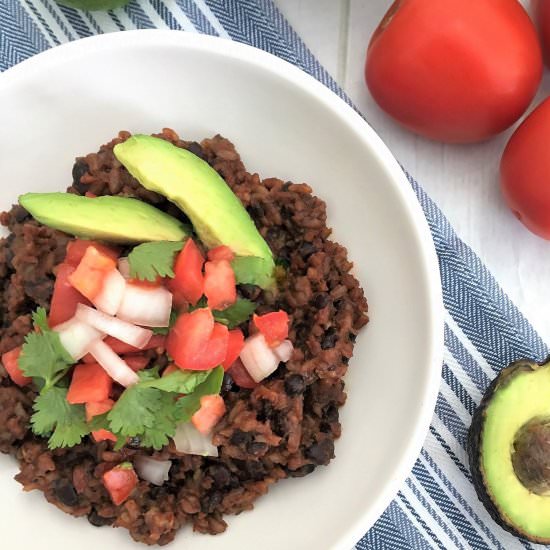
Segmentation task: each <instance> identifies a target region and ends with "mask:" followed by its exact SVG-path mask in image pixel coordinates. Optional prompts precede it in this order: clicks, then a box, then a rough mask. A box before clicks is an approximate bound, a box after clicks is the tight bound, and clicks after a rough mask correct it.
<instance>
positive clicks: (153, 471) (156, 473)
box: [134, 456, 172, 486]
mask: <svg viewBox="0 0 550 550" xmlns="http://www.w3.org/2000/svg"><path fill="white" fill-rule="evenodd" d="M134 466H135V467H136V472H137V473H138V476H139V477H140V478H141V479H144V480H145V481H148V482H149V483H152V484H153V485H159V486H160V485H163V484H164V482H165V481H168V480H169V479H170V476H169V472H170V468H171V467H172V461H171V460H155V459H154V458H151V457H149V456H138V457H137V458H136V459H135V460H134Z"/></svg>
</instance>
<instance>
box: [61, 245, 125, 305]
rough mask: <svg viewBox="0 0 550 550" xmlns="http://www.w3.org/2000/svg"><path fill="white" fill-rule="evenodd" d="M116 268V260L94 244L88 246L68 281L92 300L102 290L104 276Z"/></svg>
mask: <svg viewBox="0 0 550 550" xmlns="http://www.w3.org/2000/svg"><path fill="white" fill-rule="evenodd" d="M113 269H116V260H113V258H111V256H109V255H107V254H104V253H103V252H101V251H100V250H98V249H97V248H95V247H94V246H89V247H88V248H87V249H86V252H85V253H84V256H83V258H82V260H80V263H79V264H78V266H77V268H76V269H75V270H74V272H73V273H71V275H69V282H70V283H71V284H72V285H73V286H74V287H75V288H76V289H77V290H78V291H79V292H80V293H81V294H83V295H84V296H86V298H88V300H93V299H94V298H95V297H96V296H97V295H98V294H99V293H100V292H101V290H102V288H103V283H104V281H105V277H106V276H107V275H108V274H109V272H111V271H112V270H113Z"/></svg>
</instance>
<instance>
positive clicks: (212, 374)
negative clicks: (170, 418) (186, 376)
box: [175, 367, 224, 423]
mask: <svg viewBox="0 0 550 550" xmlns="http://www.w3.org/2000/svg"><path fill="white" fill-rule="evenodd" d="M207 372H209V376H208V378H207V379H206V380H205V381H204V382H203V383H202V384H200V386H197V387H196V388H195V391H194V392H193V393H190V394H189V395H186V396H185V397H182V398H181V399H178V400H177V401H176V405H175V408H176V418H177V420H178V423H179V422H189V421H190V420H191V417H192V416H193V415H194V414H195V413H196V412H197V411H198V410H199V408H200V406H201V397H204V396H205V395H214V394H218V393H220V389H221V387H222V382H223V375H224V370H223V367H216V368H215V369H214V370H211V371H207Z"/></svg>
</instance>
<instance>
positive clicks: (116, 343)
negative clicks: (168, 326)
mask: <svg viewBox="0 0 550 550" xmlns="http://www.w3.org/2000/svg"><path fill="white" fill-rule="evenodd" d="M104 342H105V343H106V344H107V345H108V346H109V347H110V348H111V349H112V350H113V351H114V352H115V353H118V354H119V355H123V354H125V353H139V352H140V351H145V350H148V349H157V348H162V349H164V348H165V347H166V336H164V335H162V334H153V336H152V337H151V339H150V340H149V342H148V343H147V345H146V346H145V347H143V348H141V349H139V348H135V347H134V346H131V345H130V344H127V343H126V342H121V341H120V340H117V339H116V338H113V337H112V336H107V338H105V340H104Z"/></svg>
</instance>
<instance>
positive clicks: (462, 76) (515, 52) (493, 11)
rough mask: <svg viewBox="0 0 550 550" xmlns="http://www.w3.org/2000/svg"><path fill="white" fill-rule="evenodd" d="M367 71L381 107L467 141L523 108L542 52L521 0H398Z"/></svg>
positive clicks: (417, 126)
mask: <svg viewBox="0 0 550 550" xmlns="http://www.w3.org/2000/svg"><path fill="white" fill-rule="evenodd" d="M545 1H546V0H545ZM365 76H366V81H367V84H368V87H369V89H370V91H371V93H372V95H373V97H374V99H375V100H376V101H377V102H378V104H379V105H380V107H382V109H384V110H385V111H386V112H387V113H388V114H390V115H391V116H392V117H394V118H395V119H396V120H397V121H398V122H400V123H401V124H403V126H405V127H407V128H408V129H410V130H412V131H413V132H416V133H418V134H421V135H423V136H426V137H429V138H432V139H435V140H440V141H446V142H454V143H461V142H463V143H468V142H474V141H480V140H483V139H486V138H488V137H490V136H492V135H494V134H498V133H499V132H502V131H503V130H505V129H506V128H508V127H509V126H510V125H511V124H513V123H514V122H515V121H516V120H517V119H518V118H519V117H520V116H521V115H522V114H523V113H524V112H525V110H526V109H527V107H528V106H529V103H530V102H531V100H532V99H533V97H534V95H535V93H536V91H537V88H538V86H539V83H540V80H541V76H542V56H541V50H540V46H539V43H538V39H537V34H536V30H535V28H534V26H533V24H532V23H531V20H530V19H529V16H528V15H527V13H526V12H525V10H524V9H523V7H522V6H521V4H520V3H519V2H518V1H517V0H483V1H472V2H465V1H464V0H445V1H444V2H437V1H434V0H397V1H396V2H394V4H393V5H392V6H391V8H390V9H389V11H388V12H387V13H386V15H385V17H384V19H383V20H382V22H381V23H380V25H379V27H378V28H377V30H376V31H375V33H374V34H373V36H372V38H371V42H370V44H369V47H368V51H367V62H366V67H365Z"/></svg>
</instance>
